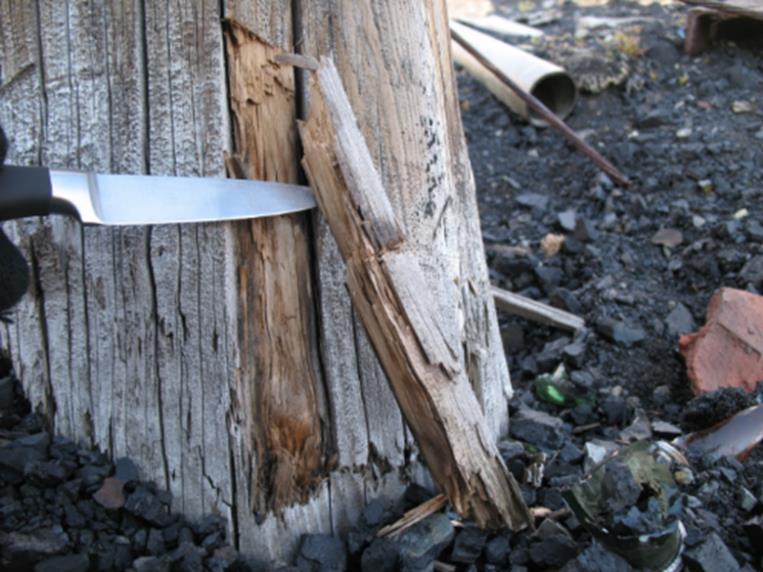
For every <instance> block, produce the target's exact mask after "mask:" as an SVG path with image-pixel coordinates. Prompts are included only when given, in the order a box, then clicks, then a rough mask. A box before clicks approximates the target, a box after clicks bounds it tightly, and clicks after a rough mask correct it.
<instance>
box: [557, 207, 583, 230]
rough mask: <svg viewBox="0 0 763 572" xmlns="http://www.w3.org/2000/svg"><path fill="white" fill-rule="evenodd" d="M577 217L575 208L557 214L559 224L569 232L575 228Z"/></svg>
mask: <svg viewBox="0 0 763 572" xmlns="http://www.w3.org/2000/svg"><path fill="white" fill-rule="evenodd" d="M577 218H578V217H577V214H576V213H575V211H574V210H566V211H563V212H560V213H559V214H558V215H556V219H557V221H558V222H559V226H560V227H561V228H562V229H563V230H566V231H567V232H572V231H573V230H575V222H576V221H577Z"/></svg>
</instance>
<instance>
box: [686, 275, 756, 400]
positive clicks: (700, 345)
mask: <svg viewBox="0 0 763 572" xmlns="http://www.w3.org/2000/svg"><path fill="white" fill-rule="evenodd" d="M762 338H763V296H758V295H756V294H751V293H749V292H745V291H742V290H736V289H734V288H721V289H720V290H718V291H717V292H716V293H715V294H714V295H713V297H712V298H711V300H710V303H709V305H708V308H707V320H706V322H705V325H704V326H703V327H702V328H701V329H700V330H699V331H698V332H695V333H693V334H689V335H684V336H681V338H680V339H679V341H678V345H679V349H680V351H681V355H683V357H684V360H685V361H686V369H687V376H688V377H689V381H690V382H691V388H692V391H694V393H695V394H697V395H699V394H701V393H707V392H710V391H713V390H716V389H719V388H721V387H743V388H745V389H746V390H747V391H754V389H755V386H756V385H757V382H758V381H759V380H762V379H763V359H760V356H761V354H762V353H763V342H761V339H762Z"/></svg>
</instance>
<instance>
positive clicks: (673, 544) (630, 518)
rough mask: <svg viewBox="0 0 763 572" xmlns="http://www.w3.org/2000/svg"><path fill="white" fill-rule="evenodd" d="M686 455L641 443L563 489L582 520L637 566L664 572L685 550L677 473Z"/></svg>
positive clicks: (618, 552) (599, 537)
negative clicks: (568, 487)
mask: <svg viewBox="0 0 763 572" xmlns="http://www.w3.org/2000/svg"><path fill="white" fill-rule="evenodd" d="M679 462H685V459H683V458H682V457H681V455H680V454H679V453H678V452H677V451H676V450H675V449H673V448H672V447H671V446H670V445H668V444H667V443H664V442H658V443H654V444H653V443H649V442H645V441H642V442H638V443H634V444H633V445H630V446H628V447H626V448H624V449H621V450H620V451H618V452H617V453H615V454H614V455H613V456H611V457H610V458H609V459H607V460H606V461H605V462H603V463H601V464H599V465H598V466H596V467H595V468H594V469H593V470H592V471H591V472H590V473H589V474H587V475H586V477H585V478H584V480H583V481H582V482H580V483H579V484H577V485H575V486H573V487H572V488H570V489H567V490H565V491H563V493H562V494H563V496H564V498H565V500H567V502H568V504H569V505H570V508H571V509H572V511H573V512H574V513H575V515H576V516H577V518H578V519H579V520H580V522H581V523H582V524H583V525H584V526H585V527H586V528H587V529H588V530H589V531H590V532H591V534H593V535H594V536H595V537H596V538H597V539H598V540H599V541H600V542H601V543H602V544H603V545H604V546H606V547H607V548H608V549H609V550H612V551H613V552H615V553H616V554H618V555H620V556H622V557H623V558H624V559H625V560H627V561H628V562H629V563H630V565H631V566H633V567H634V568H648V569H650V570H662V569H665V568H667V567H668V566H670V564H671V563H672V562H673V561H675V560H676V559H677V558H678V557H679V555H680V553H681V549H682V536H683V533H682V529H683V527H682V525H681V521H680V517H681V512H682V506H683V505H682V499H681V493H680V490H679V488H678V486H677V485H676V483H675V481H674V479H673V475H672V471H673V470H674V469H675V468H677V467H678V466H679Z"/></svg>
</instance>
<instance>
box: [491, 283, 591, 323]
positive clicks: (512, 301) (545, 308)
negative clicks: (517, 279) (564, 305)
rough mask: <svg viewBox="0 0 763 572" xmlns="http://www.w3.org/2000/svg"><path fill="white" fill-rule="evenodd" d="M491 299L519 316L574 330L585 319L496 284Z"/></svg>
mask: <svg viewBox="0 0 763 572" xmlns="http://www.w3.org/2000/svg"><path fill="white" fill-rule="evenodd" d="M493 299H494V300H495V306H496V308H498V309H499V310H503V311H504V312H508V313H509V314H514V315H517V316H521V317H523V318H526V319H528V320H532V321H533V322H540V323H541V324H547V325H549V326H554V327H555V328H560V329H562V330H569V331H571V332H575V331H577V330H581V329H583V328H585V320H584V319H583V318H581V317H580V316H576V315H575V314H570V313H569V312H565V311H564V310H560V309H559V308H554V307H553V306H549V305H548V304H543V303H542V302H537V301H536V300H531V299H530V298H525V297H524V296H520V295H519V294H514V293H513V292H509V291H508V290H504V289H503V288H499V287H498V286H493Z"/></svg>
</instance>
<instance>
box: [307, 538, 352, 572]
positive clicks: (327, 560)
mask: <svg viewBox="0 0 763 572" xmlns="http://www.w3.org/2000/svg"><path fill="white" fill-rule="evenodd" d="M295 564H296V566H297V568H298V569H299V570H300V571H301V572H312V571H313V570H321V571H325V572H329V571H336V572H340V571H343V570H345V569H346V568H347V553H346V551H345V547H344V543H343V542H342V541H341V539H339V538H337V537H335V536H331V535H329V534H303V535H302V540H301V541H300V544H299V551H298V553H297V559H296V562H295Z"/></svg>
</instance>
